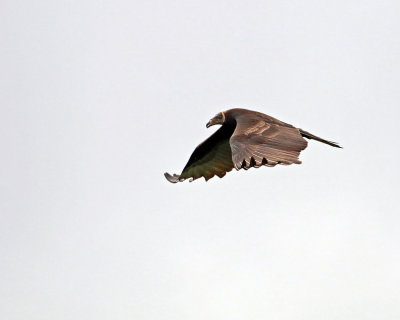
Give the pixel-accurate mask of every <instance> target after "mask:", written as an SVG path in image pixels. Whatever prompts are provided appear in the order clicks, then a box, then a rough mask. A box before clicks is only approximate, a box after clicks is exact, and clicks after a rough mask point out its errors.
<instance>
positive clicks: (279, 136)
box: [230, 114, 307, 170]
mask: <svg viewBox="0 0 400 320" xmlns="http://www.w3.org/2000/svg"><path fill="white" fill-rule="evenodd" d="M273 120H274V119H273V118H272V120H271V118H265V119H264V118H262V117H261V116H259V115H256V116H249V115H248V114H246V115H244V116H241V117H240V116H239V117H237V118H236V122H237V125H236V129H235V131H234V133H233V134H232V137H231V138H230V144H231V149H232V160H233V164H234V166H235V168H236V169H237V170H239V169H241V168H244V169H249V168H250V167H256V168H258V167H260V166H262V165H266V166H275V165H277V164H282V165H290V164H293V163H296V164H300V163H301V161H300V160H299V155H300V152H301V151H302V150H304V149H305V148H306V147H307V141H306V140H305V139H304V138H303V137H302V135H301V133H300V131H299V129H297V128H295V127H293V126H291V125H289V124H286V123H284V124H282V123H280V122H275V121H273Z"/></svg>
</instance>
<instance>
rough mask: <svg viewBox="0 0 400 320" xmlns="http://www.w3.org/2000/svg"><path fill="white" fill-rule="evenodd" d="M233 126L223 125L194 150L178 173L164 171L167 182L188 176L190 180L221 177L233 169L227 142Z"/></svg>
mask: <svg viewBox="0 0 400 320" xmlns="http://www.w3.org/2000/svg"><path fill="white" fill-rule="evenodd" d="M234 129H235V128H234V127H231V126H229V125H223V126H222V127H221V128H219V129H218V130H217V131H216V132H215V133H214V134H213V135H211V136H210V137H209V138H208V139H207V140H205V141H204V142H202V143H201V144H199V145H198V146H197V148H196V149H195V150H194V152H193V153H192V155H191V156H190V159H189V161H188V163H187V164H186V166H185V168H184V169H183V171H182V173H181V174H180V175H177V174H174V175H170V174H169V173H167V172H166V173H164V175H165V177H166V178H167V180H168V181H169V182H172V183H176V182H181V181H184V180H186V179H188V178H190V181H193V180H195V179H198V178H201V177H204V178H205V179H206V181H207V180H209V179H210V178H212V177H213V176H214V175H217V176H218V177H220V178H222V177H223V176H224V175H225V174H226V173H227V172H229V171H231V170H232V169H233V162H232V151H231V146H230V144H229V138H230V137H231V135H232V133H233V130H234Z"/></svg>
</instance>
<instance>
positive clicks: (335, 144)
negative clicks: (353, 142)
mask: <svg viewBox="0 0 400 320" xmlns="http://www.w3.org/2000/svg"><path fill="white" fill-rule="evenodd" d="M299 130H300V133H301V135H302V136H303V137H304V138H307V139H313V140H317V141H319V142H322V143H326V144H329V145H330V146H332V147H335V148H342V147H341V146H339V144H338V143H337V142H332V141H328V140H325V139H322V138H320V137H317V136H314V135H313V134H311V133H309V132H307V131H304V130H303V129H299Z"/></svg>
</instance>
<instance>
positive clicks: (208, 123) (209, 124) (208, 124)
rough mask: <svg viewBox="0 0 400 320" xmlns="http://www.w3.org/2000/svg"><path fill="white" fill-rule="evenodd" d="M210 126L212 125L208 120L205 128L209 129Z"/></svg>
mask: <svg viewBox="0 0 400 320" xmlns="http://www.w3.org/2000/svg"><path fill="white" fill-rule="evenodd" d="M211 126H212V124H211V120H210V121H208V122H207V124H206V127H207V128H209V127H211Z"/></svg>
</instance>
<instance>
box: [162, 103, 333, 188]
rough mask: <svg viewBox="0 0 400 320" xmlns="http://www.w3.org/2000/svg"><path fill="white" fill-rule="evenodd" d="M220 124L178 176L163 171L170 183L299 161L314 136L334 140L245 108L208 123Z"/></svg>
mask: <svg viewBox="0 0 400 320" xmlns="http://www.w3.org/2000/svg"><path fill="white" fill-rule="evenodd" d="M214 124H221V125H222V126H221V127H220V128H219V129H218V130H217V131H216V132H215V133H214V134H213V135H211V136H210V137H209V138H208V139H207V140H205V141H204V142H202V143H201V144H200V145H198V147H197V148H196V149H195V150H194V152H193V153H192V155H191V156H190V158H189V161H188V163H187V164H186V166H185V168H184V169H183V171H182V173H181V174H180V175H177V174H174V175H170V174H169V173H165V177H166V178H167V180H168V181H170V182H172V183H176V182H180V181H184V180H186V179H189V178H190V181H193V180H195V179H198V178H200V177H204V178H205V180H206V181H207V180H208V179H210V178H212V177H213V176H214V175H217V176H218V177H220V178H222V177H223V176H225V174H226V173H227V172H229V171H231V170H232V169H233V168H235V169H236V170H240V169H242V168H243V169H245V170H247V169H249V168H251V167H255V168H258V167H260V166H263V165H265V166H270V167H273V166H275V165H277V164H283V165H290V164H292V163H296V164H300V163H301V162H300V160H299V159H298V157H299V154H300V152H301V151H302V150H304V149H305V148H306V147H307V140H305V139H304V138H308V139H314V140H317V141H320V142H322V143H325V144H328V145H330V146H333V147H338V148H341V147H340V146H339V145H338V144H337V143H335V142H331V141H328V140H325V139H322V138H319V137H317V136H315V135H313V134H311V133H309V132H307V131H304V130H302V129H298V128H296V127H294V126H292V125H290V124H288V123H285V122H282V121H280V120H278V119H275V118H273V117H271V116H268V115H266V114H263V113H260V112H256V111H251V110H247V109H230V110H227V111H224V112H220V113H218V114H217V115H216V116H215V117H214V118H212V119H211V120H210V121H209V122H208V123H207V127H210V126H212V125H214Z"/></svg>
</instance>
